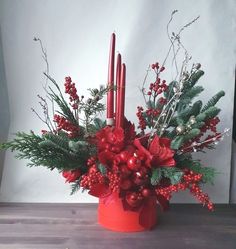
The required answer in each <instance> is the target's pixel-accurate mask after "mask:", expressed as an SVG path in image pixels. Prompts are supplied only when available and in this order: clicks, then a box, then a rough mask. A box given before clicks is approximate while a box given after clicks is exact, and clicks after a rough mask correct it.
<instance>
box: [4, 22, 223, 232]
mask: <svg viewBox="0 0 236 249" xmlns="http://www.w3.org/2000/svg"><path fill="white" fill-rule="evenodd" d="M194 21H195V20H194ZM191 23H192V22H191ZM191 23H189V24H188V25H185V26H184V27H187V26H189V25H190V24H191ZM182 30H183V29H182ZM182 30H181V31H182ZM179 34H180V32H179V33H178V34H174V33H172V37H171V38H170V39H171V46H170V48H171V49H173V48H174V46H175V42H177V43H178V45H182V43H181V42H180V36H179ZM115 38H116V37H115V34H112V37H111V47H110V57H109V68H108V70H109V73H108V85H107V87H102V86H101V87H100V88H95V89H89V92H90V95H91V96H90V97H89V98H88V99H85V97H84V96H79V95H78V92H77V89H76V86H75V83H73V81H72V79H71V78H70V77H66V78H65V84H64V86H65V93H66V94H67V96H68V97H69V101H67V100H66V99H65V97H64V95H63V93H62V92H61V90H60V88H59V86H58V84H57V83H56V82H55V80H54V79H53V78H51V77H50V76H49V74H48V73H45V76H46V78H47V80H49V81H50V82H51V86H48V87H47V88H45V89H46V92H47V96H48V98H49V99H50V101H51V102H52V103H53V106H56V105H57V107H58V110H57V111H55V108H54V110H53V120H52V119H51V118H50V113H49V105H48V103H47V100H46V99H45V98H43V97H41V96H38V97H39V98H40V104H41V106H42V108H43V117H41V116H40V115H39V114H38V113H36V112H35V111H34V110H33V111H34V112H35V113H36V114H37V115H38V117H39V118H40V119H41V120H42V121H43V122H44V123H45V124H46V125H47V127H48V129H47V130H42V134H41V135H37V134H35V133H34V132H33V131H31V132H30V133H29V134H26V133H23V132H19V133H17V134H16V137H15V139H14V140H13V141H10V142H6V143H4V144H2V145H1V148H2V149H11V150H12V151H18V154H17V158H20V159H30V161H31V162H30V163H29V166H45V167H47V168H49V169H50V170H53V169H57V170H59V172H60V173H61V174H62V175H63V177H64V178H65V179H66V182H68V183H71V184H72V193H75V192H76V190H78V189H79V188H82V189H83V190H88V191H89V194H91V195H93V196H96V197H98V198H100V200H103V201H102V202H101V205H104V204H105V205H106V204H107V205H109V203H113V201H114V200H115V199H118V200H119V201H120V203H121V205H122V208H123V209H124V210H125V211H129V212H134V213H135V212H137V211H138V210H141V209H142V211H143V210H144V207H145V208H147V207H148V205H150V203H153V202H154V203H156V202H159V203H160V205H161V206H162V207H163V209H167V208H168V204H169V200H170V199H171V197H172V194H173V193H175V192H178V191H180V190H189V191H190V193H191V194H192V195H193V196H195V197H196V198H197V200H198V201H199V202H201V203H202V204H203V205H204V206H206V207H207V208H208V209H209V210H213V204H212V202H211V201H210V199H209V197H208V195H207V194H205V193H203V191H202V190H201V187H200V186H201V184H203V183H207V182H212V181H213V178H214V174H215V170H214V169H213V168H210V167H204V166H202V163H201V162H200V160H196V159H193V157H192V153H193V152H196V151H204V150H205V149H213V148H214V146H215V145H216V143H218V141H219V140H221V139H222V138H223V136H224V134H225V133H227V130H225V131H224V132H218V131H217V124H218V123H219V121H220V119H219V117H218V114H219V112H220V109H219V108H217V107H216V106H215V105H216V103H217V102H218V100H219V99H220V98H221V97H222V96H224V95H225V93H224V91H219V92H218V93H217V94H216V95H214V96H213V97H212V98H211V99H210V100H209V101H208V102H207V103H206V104H205V105H203V103H202V101H201V100H197V101H194V98H195V97H196V96H198V95H199V94H200V93H201V92H202V91H203V90H204V89H203V87H201V86H197V85H196V83H197V82H198V80H199V78H200V77H202V76H203V74H204V72H203V71H202V70H201V65H200V64H199V63H196V64H193V66H192V67H191V69H190V70H188V67H187V66H188V62H189V56H188V54H186V57H185V60H184V61H183V63H182V65H181V70H180V72H179V73H178V77H176V78H175V79H173V80H171V81H170V82H169V83H168V82H167V81H166V80H165V79H163V78H162V73H163V71H164V70H166V68H165V61H164V63H162V64H161V63H155V64H152V65H150V67H149V69H148V71H147V73H149V72H150V71H152V72H154V79H153V81H152V83H150V85H149V86H148V87H146V80H145V81H144V83H143V86H142V88H141V93H142V95H143V97H144V101H145V107H142V106H138V107H137V118H138V127H137V129H136V128H135V125H134V124H133V123H132V122H130V121H128V120H127V119H126V117H125V85H126V66H125V64H124V63H122V62H121V55H120V54H118V56H117V60H116V63H117V64H116V72H115ZM36 40H37V41H39V42H40V44H41V48H42V51H43V53H44V58H46V54H45V52H44V50H43V47H42V43H41V40H39V39H36ZM169 51H170V50H169ZM175 55H176V54H175ZM104 96H106V98H107V103H106V107H105V105H104V103H103V102H102V98H103V97H104ZM104 110H106V120H105V121H103V120H101V119H99V118H98V114H99V113H100V112H102V111H104ZM149 211H150V208H149V209H146V213H150V212H149ZM101 212H102V211H101ZM107 212H111V213H112V211H111V209H110V211H108V210H107ZM143 213H144V211H143ZM154 213H155V210H154ZM103 215H104V214H103ZM153 217H155V215H154V214H152V217H151V219H152V218H153ZM147 220H148V218H147V217H146V216H145V215H144V218H143V217H141V219H140V213H139V223H142V224H144V223H148V225H147V227H148V228H150V227H152V226H153V222H152V221H151V222H148V221H147ZM126 223H127V221H126ZM154 223H155V222H154ZM126 226H127V224H126ZM131 230H132V229H131ZM137 230H138V229H137Z"/></svg>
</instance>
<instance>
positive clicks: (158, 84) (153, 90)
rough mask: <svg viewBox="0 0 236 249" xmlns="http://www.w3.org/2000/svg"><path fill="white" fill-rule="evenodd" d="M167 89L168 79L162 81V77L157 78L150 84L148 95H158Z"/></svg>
mask: <svg viewBox="0 0 236 249" xmlns="http://www.w3.org/2000/svg"><path fill="white" fill-rule="evenodd" d="M167 89H168V86H167V85H166V81H165V80H162V81H161V79H160V78H157V79H156V81H155V82H154V83H151V84H150V86H149V91H148V93H147V95H150V96H151V95H153V96H157V95H159V94H162V93H163V92H165V91H166V90H167Z"/></svg>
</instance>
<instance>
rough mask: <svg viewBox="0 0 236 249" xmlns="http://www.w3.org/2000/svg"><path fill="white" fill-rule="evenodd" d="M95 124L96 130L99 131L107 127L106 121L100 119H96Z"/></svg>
mask: <svg viewBox="0 0 236 249" xmlns="http://www.w3.org/2000/svg"><path fill="white" fill-rule="evenodd" d="M93 122H94V125H95V128H96V129H97V130H100V129H102V128H104V127H105V126H106V121H103V120H102V119H100V118H95V119H94V120H93Z"/></svg>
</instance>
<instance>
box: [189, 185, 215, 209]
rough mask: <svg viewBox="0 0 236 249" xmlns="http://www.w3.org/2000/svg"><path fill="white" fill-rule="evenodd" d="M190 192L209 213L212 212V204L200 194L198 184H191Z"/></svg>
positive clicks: (206, 197) (204, 195)
mask: <svg viewBox="0 0 236 249" xmlns="http://www.w3.org/2000/svg"><path fill="white" fill-rule="evenodd" d="M190 192H191V194H193V195H194V196H195V197H196V198H197V199H198V201H199V202H201V203H202V204H203V205H204V206H205V205H206V206H207V208H208V209H209V210H210V211H213V210H214V206H213V203H212V202H211V201H210V199H209V196H208V195H207V194H205V193H203V192H202V190H201V188H200V187H199V185H198V184H192V185H191V187H190Z"/></svg>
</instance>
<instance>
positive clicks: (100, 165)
mask: <svg viewBox="0 0 236 249" xmlns="http://www.w3.org/2000/svg"><path fill="white" fill-rule="evenodd" d="M97 167H98V170H99V171H100V172H101V173H102V175H106V173H107V168H106V166H105V165H103V164H102V163H99V164H98V166H97Z"/></svg>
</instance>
